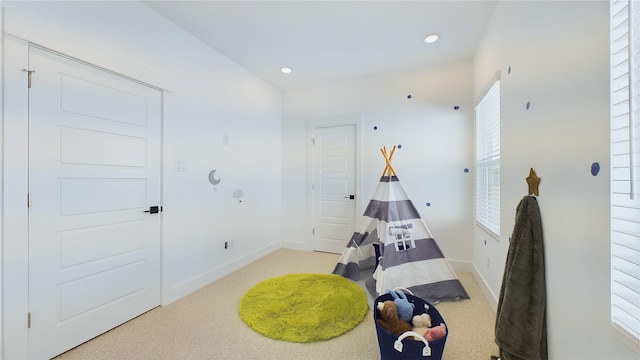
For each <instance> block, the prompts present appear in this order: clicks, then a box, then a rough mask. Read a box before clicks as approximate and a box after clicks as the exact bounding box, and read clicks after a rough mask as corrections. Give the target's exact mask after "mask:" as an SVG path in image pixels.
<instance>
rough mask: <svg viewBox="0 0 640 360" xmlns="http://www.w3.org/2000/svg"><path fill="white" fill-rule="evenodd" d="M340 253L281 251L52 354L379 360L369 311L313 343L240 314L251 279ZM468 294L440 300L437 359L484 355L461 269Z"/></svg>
mask: <svg viewBox="0 0 640 360" xmlns="http://www.w3.org/2000/svg"><path fill="white" fill-rule="evenodd" d="M339 257H340V255H339V254H327V253H320V252H308V251H298V250H289V249H280V250H277V251H275V252H273V253H271V254H269V255H267V256H264V257H262V258H260V259H258V260H257V261H255V262H253V263H251V264H249V265H248V266H246V267H244V268H242V269H240V270H238V271H236V272H233V273H231V274H229V275H227V276H225V277H223V278H220V279H219V280H217V281H215V282H213V283H211V284H209V285H207V286H205V287H204V288H202V289H200V290H198V291H196V292H194V293H193V294H191V295H189V296H186V297H184V298H182V299H180V300H177V301H175V302H173V303H171V304H169V305H167V306H164V307H158V308H156V309H154V310H152V311H149V312H147V313H145V314H143V315H141V316H139V317H137V318H135V319H133V320H131V321H129V322H127V323H125V324H123V325H121V326H119V327H117V328H115V329H113V330H111V331H109V332H107V333H105V334H103V335H101V336H99V337H97V338H95V339H93V340H91V341H89V342H87V343H85V344H83V345H81V346H78V347H76V348H75V349H73V350H70V351H68V352H66V353H64V354H62V355H60V356H59V357H58V358H57V360H70V359H71V360H74V359H79V360H80V359H81V360H102V359H104V360H107V359H109V360H112V359H127V360H138V359H145V360H153V359H158V360H173V359H176V360H178V359H180V360H201V359H216V360H217V359H224V360H227V359H229V360H253V359H256V360H288V359H313V360H375V359H380V351H379V350H378V343H377V336H376V329H375V325H374V321H373V313H372V312H371V311H369V313H368V314H367V315H366V316H365V319H364V320H363V321H362V322H361V323H360V324H358V325H357V326H356V327H355V328H354V329H353V330H351V331H349V332H347V333H345V334H343V335H341V336H337V337H335V338H332V339H329V340H325V341H317V342H312V343H293V342H286V341H279V340H273V339H270V338H268V337H265V336H262V335H260V334H258V333H256V332H255V331H253V330H251V329H249V328H248V327H247V325H245V324H244V322H242V320H240V317H239V316H238V307H239V304H240V299H241V297H242V295H243V294H244V293H245V292H247V291H248V290H249V289H250V288H251V287H252V286H253V285H254V284H256V283H258V282H260V281H262V280H267V279H269V278H272V277H276V276H281V275H286V274H293V273H302V272H309V273H326V274H330V273H331V271H332V270H333V268H334V267H335V265H336V262H337V261H338V258H339ZM457 275H458V277H459V278H460V281H462V284H463V285H464V287H465V289H466V290H467V292H468V293H469V296H471V299H470V300H462V301H456V302H452V303H440V304H438V305H437V307H438V310H439V311H440V313H441V314H442V317H443V318H445V320H446V322H447V327H448V328H449V329H450V332H449V336H448V337H447V345H446V347H445V351H444V354H443V357H442V360H489V356H491V355H493V354H497V353H498V348H497V346H496V345H495V343H494V329H493V327H494V324H495V312H494V310H492V308H491V306H490V305H489V303H488V302H487V301H486V300H485V298H484V295H483V293H482V290H481V289H480V287H479V286H478V284H477V282H476V280H475V279H474V277H473V275H472V274H471V273H468V272H458V273H457Z"/></svg>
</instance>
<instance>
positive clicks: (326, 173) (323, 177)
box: [313, 125, 356, 254]
mask: <svg viewBox="0 0 640 360" xmlns="http://www.w3.org/2000/svg"><path fill="white" fill-rule="evenodd" d="M313 138H314V159H313V163H314V171H313V173H314V182H313V184H314V197H313V206H314V212H313V214H314V219H313V223H314V229H313V238H314V249H315V250H317V251H326V252H332V253H338V254H340V253H342V251H344V248H345V246H346V245H347V242H348V241H349V239H350V238H351V235H353V231H354V229H355V209H356V200H355V194H356V186H355V184H356V126H355V125H343V126H331V127H316V128H314V136H313Z"/></svg>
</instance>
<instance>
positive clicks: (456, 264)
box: [447, 258, 473, 272]
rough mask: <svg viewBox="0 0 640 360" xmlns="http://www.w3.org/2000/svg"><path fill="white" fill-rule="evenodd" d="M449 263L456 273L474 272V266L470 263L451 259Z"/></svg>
mask: <svg viewBox="0 0 640 360" xmlns="http://www.w3.org/2000/svg"><path fill="white" fill-rule="evenodd" d="M447 261H448V262H449V264H450V265H451V267H452V268H453V270H455V271H462V272H472V271H473V269H472V268H473V265H472V264H471V262H469V261H464V260H456V259H449V258H447Z"/></svg>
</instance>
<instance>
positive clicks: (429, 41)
mask: <svg viewBox="0 0 640 360" xmlns="http://www.w3.org/2000/svg"><path fill="white" fill-rule="evenodd" d="M439 38H440V36H438V34H431V35H427V37H425V38H424V42H425V43H427V44H433V43H434V42H436V41H438V39H439Z"/></svg>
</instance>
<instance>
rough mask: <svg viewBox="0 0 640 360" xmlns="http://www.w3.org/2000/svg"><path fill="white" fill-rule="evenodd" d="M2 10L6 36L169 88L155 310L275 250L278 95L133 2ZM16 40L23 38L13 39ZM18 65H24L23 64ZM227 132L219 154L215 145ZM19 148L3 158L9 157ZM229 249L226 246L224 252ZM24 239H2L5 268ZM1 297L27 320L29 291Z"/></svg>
mask: <svg viewBox="0 0 640 360" xmlns="http://www.w3.org/2000/svg"><path fill="white" fill-rule="evenodd" d="M3 5H4V6H5V7H6V9H5V10H6V18H5V25H6V30H7V33H8V34H10V35H13V36H15V37H18V38H22V39H25V40H28V41H31V42H34V43H38V44H39V45H42V46H45V47H48V48H51V49H53V50H56V51H60V52H63V53H65V54H67V55H70V56H74V57H77V58H79V59H81V60H84V61H88V62H91V63H94V64H96V65H99V66H102V67H105V68H107V69H109V70H112V71H115V72H119V73H121V74H125V75H128V76H130V77H133V78H136V79H139V80H141V81H145V82H147V83H149V84H152V85H154V86H158V87H161V88H164V89H166V90H168V91H166V92H165V94H164V124H163V131H164V139H163V159H164V162H163V192H162V196H163V204H162V205H163V206H164V213H163V214H162V217H163V220H162V221H163V231H162V245H163V246H162V252H163V280H164V282H163V303H164V304H166V303H169V302H171V301H174V300H176V299H178V298H180V297H182V296H184V295H187V294H188V293H190V292H192V291H194V290H196V289H197V288H199V287H201V286H203V285H206V284H207V283H209V282H211V281H213V280H215V279H217V278H219V277H222V276H224V275H226V274H228V273H230V272H232V271H234V270H236V269H237V268H239V267H241V266H243V265H245V264H247V263H249V262H251V261H254V260H255V259H257V258H259V257H261V256H263V255H265V254H267V253H268V252H270V251H273V250H274V249H277V248H279V247H280V238H281V236H280V183H281V181H280V176H281V174H280V168H281V166H280V161H281V143H280V132H281V94H280V92H279V91H278V90H276V89H274V88H273V87H271V86H270V85H268V84H266V83H265V82H263V81H261V80H259V79H258V78H256V77H255V76H254V75H252V74H250V73H248V72H247V71H246V70H244V69H243V68H241V67H240V66H238V65H237V64H235V63H233V62H232V61H230V60H229V59H227V58H226V57H224V56H222V55H221V54H219V53H217V52H216V51H214V50H212V49H211V48H209V47H208V46H206V45H204V44H203V43H201V42H199V41H197V40H195V39H194V38H192V37H191V36H189V35H187V34H186V33H185V32H184V31H182V30H181V29H179V28H178V27H176V26H175V25H173V24H171V23H169V22H168V21H166V20H165V19H164V18H162V17H160V16H159V15H157V14H156V13H155V12H153V11H152V10H150V9H149V8H147V7H146V6H144V5H143V4H141V3H139V2H78V3H69V2H50V1H46V2H42V3H38V2H3ZM14 42H15V43H20V42H21V40H20V39H16V38H14V37H12V43H14ZM6 55H7V56H10V57H13V58H14V59H15V58H16V57H17V58H18V59H20V56H21V54H15V53H12V54H9V53H7V54H6ZM20 61H22V60H20ZM21 66H24V68H27V64H26V62H25V63H24V64H22V65H21ZM17 69H19V67H16V68H12V69H6V71H14V72H15V71H16V70H17ZM18 75H19V76H22V75H20V74H18ZM5 80H6V79H5ZM5 85H6V82H5ZM5 90H6V91H7V92H11V93H18V91H16V89H12V88H7V89H5ZM23 111H26V108H25V109H24V110H23ZM6 116H7V114H5V118H4V120H5V121H6V120H7V118H6ZM4 135H5V136H10V134H7V133H5V134H4ZM21 135H23V134H21ZM225 135H226V136H227V138H228V139H229V141H228V145H225V144H224V143H223V137H224V136H225ZM25 141H26V139H25ZM25 141H23V142H25ZM14 143H15V141H13V140H12V142H11V144H14ZM19 147H20V144H15V145H12V147H11V148H7V147H5V148H4V149H3V151H4V152H5V154H6V155H7V156H9V155H10V154H11V153H12V152H13V153H14V154H15V153H16V151H20V148H19ZM16 148H17V150H16ZM178 160H180V161H183V162H184V164H186V171H176V161H178ZM19 166H21V167H22V168H21V169H15V168H6V167H3V171H4V173H5V176H9V177H11V176H12V175H11V173H12V172H15V171H16V170H18V171H22V170H24V169H25V168H26V166H27V164H26V163H25V164H22V165H19ZM212 169H217V173H216V175H217V177H218V178H220V179H222V182H221V183H220V184H219V185H218V186H217V187H216V188H215V189H214V187H213V185H211V184H210V183H209V181H208V174H209V171H210V170H212ZM18 186H19V188H17V189H12V191H17V192H20V191H24V193H26V183H20V184H19V185H18ZM236 189H241V190H242V191H243V192H244V197H243V199H242V200H243V201H242V202H239V201H238V200H236V199H234V198H233V197H232V195H233V192H234V191H235V190H236ZM22 203H23V202H22ZM4 205H5V213H4V214H3V215H4V219H5V221H7V219H9V218H15V217H18V218H19V217H23V216H24V215H23V213H22V212H20V211H19V210H18V209H17V207H15V208H12V207H11V206H12V205H11V204H9V205H8V204H6V203H5V204H4ZM7 205H8V207H7ZM229 240H232V241H233V247H232V248H231V249H229V250H225V249H224V242H225V241H229ZM25 242H26V238H24V237H17V236H12V234H8V235H7V233H6V232H5V233H4V238H3V249H12V250H11V251H13V253H12V254H8V253H6V252H5V253H3V255H4V256H5V259H6V257H7V256H13V255H14V254H15V253H18V256H21V257H23V258H25V257H26V254H24V253H23V252H24V251H23V250H24V249H25V247H24V246H22V245H23V244H25ZM15 249H17V250H15ZM21 251H22V253H21ZM4 270H5V273H4V275H5V279H7V278H9V277H10V276H12V275H16V274H17V275H18V278H17V280H20V279H21V277H23V276H24V273H25V271H26V261H25V262H23V265H22V267H21V268H19V269H11V271H13V273H7V272H6V269H4ZM17 280H16V281H17ZM23 280H26V279H23ZM3 291H4V298H5V299H7V298H9V299H12V301H10V302H5V308H4V309H3V314H4V315H7V314H9V313H12V314H26V310H25V309H26V301H25V299H26V294H23V293H20V291H21V290H20V289H18V291H16V289H15V288H11V287H8V286H6V284H5V286H4V288H3ZM8 304H11V307H7V306H8ZM18 318H19V319H21V318H23V316H21V315H20V316H19V317H18ZM23 326H24V324H23V323H20V322H16V321H14V322H11V321H9V322H6V321H5V329H4V330H5V335H6V334H7V333H13V334H16V333H21V331H22V330H21V329H22V327H23ZM16 330H18V331H16ZM14 340H15V339H14ZM15 344H17V341H16V342H10V343H6V342H5V349H4V354H5V356H6V357H12V356H10V355H19V354H20V353H21V351H23V348H22V347H21V345H19V344H18V345H17V346H18V347H19V349H16V348H14V349H12V348H11V347H12V346H14V345H15Z"/></svg>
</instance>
